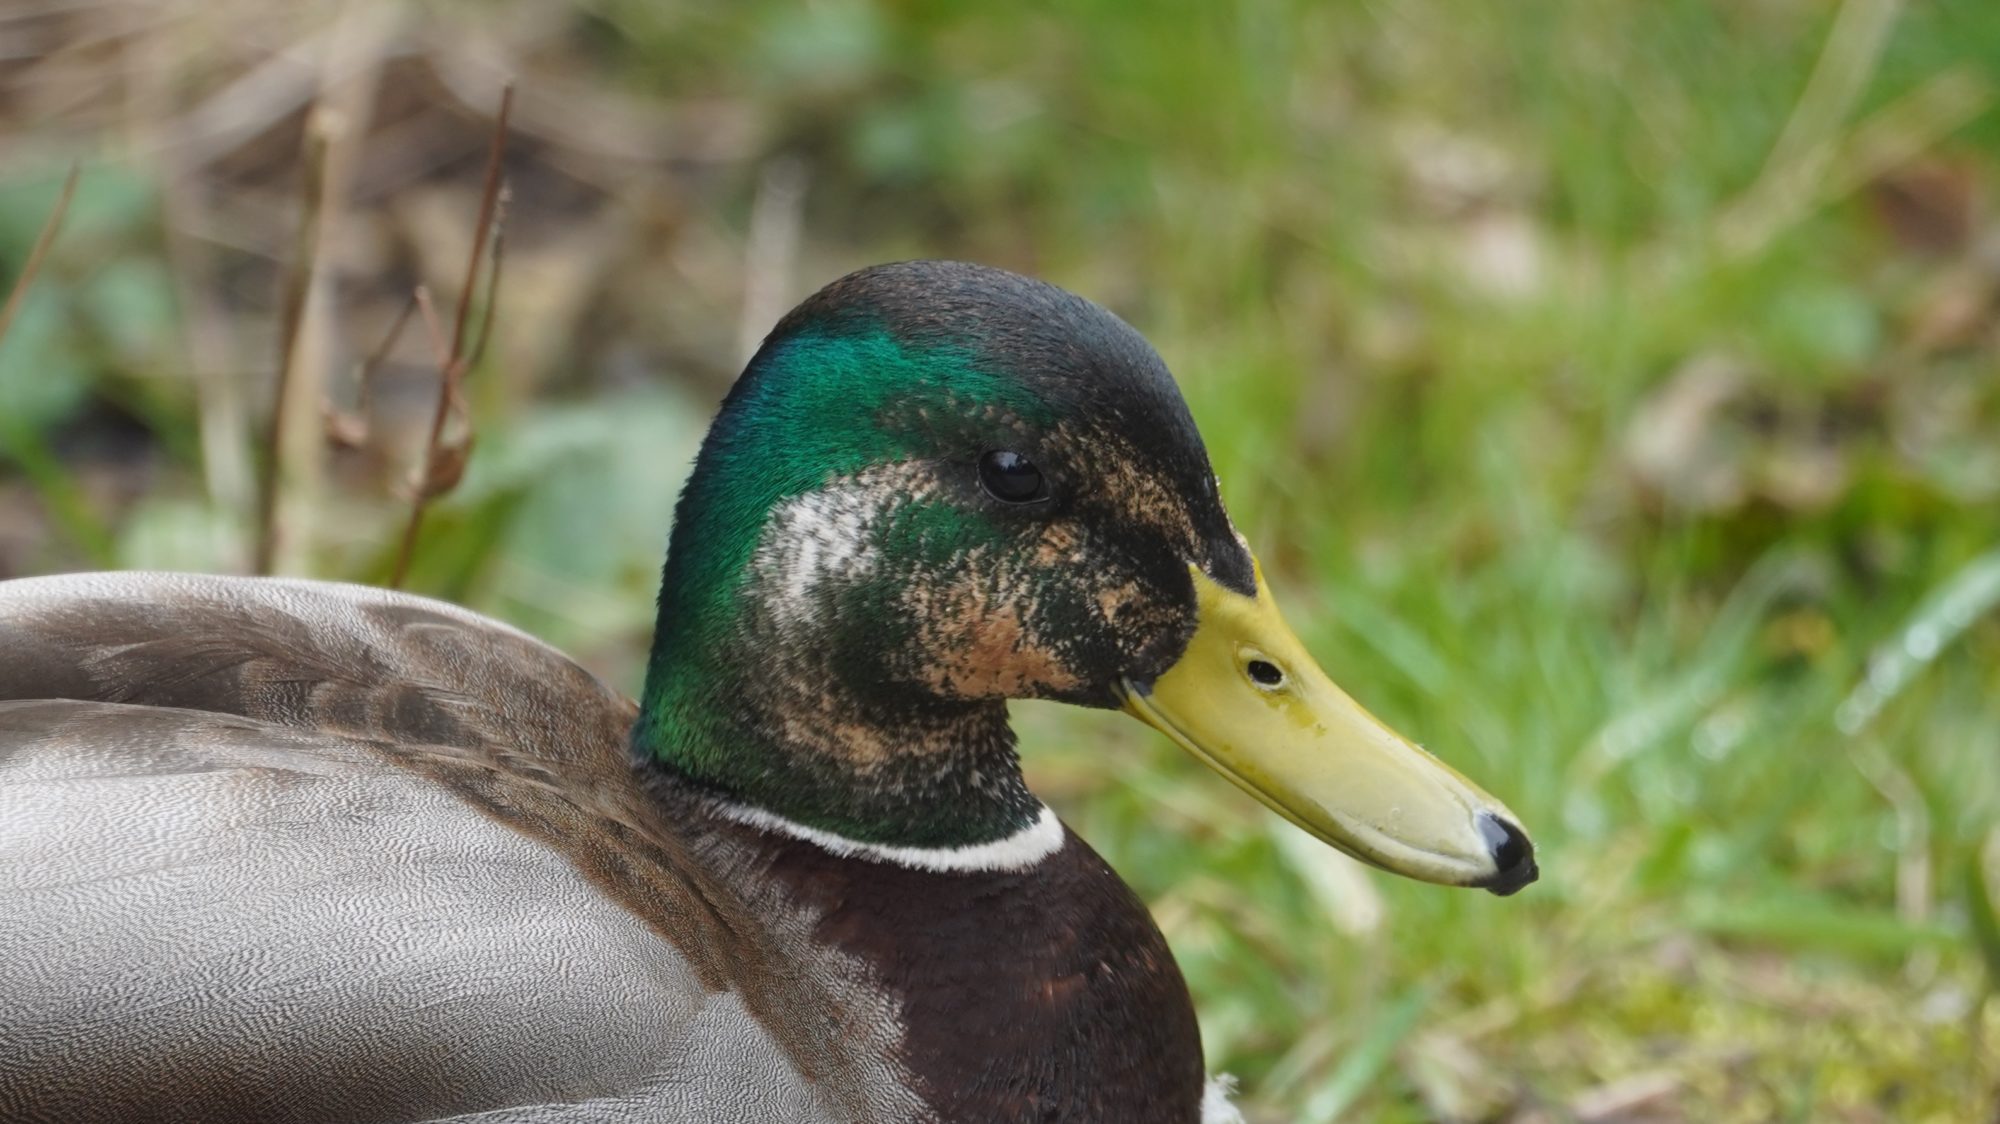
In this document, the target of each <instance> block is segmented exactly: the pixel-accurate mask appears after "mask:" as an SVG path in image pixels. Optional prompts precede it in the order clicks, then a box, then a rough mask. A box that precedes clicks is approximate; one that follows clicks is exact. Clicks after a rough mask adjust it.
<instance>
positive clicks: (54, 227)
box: [0, 164, 83, 344]
mask: <svg viewBox="0 0 2000 1124" xmlns="http://www.w3.org/2000/svg"><path fill="white" fill-rule="evenodd" d="M82 174H83V168H82V166H81V165H78V164H71V165H70V166H69V175H67V176H65V177H63V185H62V191H60V192H59V193H57V195H56V205H55V206H54V207H52V208H50V209H49V217H48V218H46V219H43V220H42V230H41V233H39V234H37V235H35V245H34V248H33V249H31V250H29V251H28V261H27V264H25V265H23V266H22V267H21V275H20V276H19V277H16V278H14V287H13V289H12V290H10V291H9V292H8V293H7V303H6V304H5V305H4V306H0V344H5V343H6V341H7V329H8V328H10V327H12V326H13V324H14V314H15V313H17V312H19V311H20V310H21V302H22V301H23V300H24V299H26V298H27V295H28V289H29V287H30V286H32V285H33V284H34V283H35V275H36V274H37V273H40V272H41V271H42V261H43V259H44V258H46V257H48V254H49V247H50V246H52V245H54V244H55V240H56V233H57V232H58V231H60V230H61V229H62V223H63V216H64V215H67V214H68V213H69V204H70V200H71V199H74V198H75V197H76V181H77V179H78V178H79V177H80V176H81V175H82Z"/></svg>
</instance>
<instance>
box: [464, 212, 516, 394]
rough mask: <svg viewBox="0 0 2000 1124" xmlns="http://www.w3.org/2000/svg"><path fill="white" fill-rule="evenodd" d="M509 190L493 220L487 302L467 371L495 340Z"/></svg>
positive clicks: (473, 341)
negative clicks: (494, 331)
mask: <svg viewBox="0 0 2000 1124" xmlns="http://www.w3.org/2000/svg"><path fill="white" fill-rule="evenodd" d="M507 195H508V193H507V189H506V188H505V187H504V186H503V187H502V188H501V189H500V209H499V211H498V212H497V213H496V215H495V217H494V220H493V249H492V250H491V251H489V252H488V254H487V263H488V264H487V267H486V300H485V303H484V304H483V305H482V306H481V308H480V310H479V330H478V332H476V333H474V335H473V337H472V351H471V353H470V354H469V355H467V356H466V360H465V369H466V370H468V371H469V370H471V369H473V368H474V367H477V366H479V363H480V360H482V359H484V358H486V343H487V341H488V340H490V339H492V338H493V310H494V309H496V308H498V307H500V263H501V261H502V260H504V259H505V256H506V250H507V228H506V225H505V224H506V222H507V201H508V200H507Z"/></svg>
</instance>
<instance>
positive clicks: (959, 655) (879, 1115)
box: [0, 262, 1536, 1124]
mask: <svg viewBox="0 0 2000 1124" xmlns="http://www.w3.org/2000/svg"><path fill="white" fill-rule="evenodd" d="M578 548H579V549H588V546H587V544H581V543H580V544H578ZM1026 698H1036V699H1056V700H1061V701H1065V702H1070V703H1075V704H1078V705H1082V706H1090V707H1103V708H1122V709H1124V710H1126V711H1128V712H1130V713H1131V714H1133V715H1135V716H1137V717H1138V718H1140V719H1141V720H1143V721H1145V722H1147V723H1149V724H1151V725H1153V726H1155V727H1157V728H1158V729H1160V730H1161V731H1163V732H1165V734H1166V735H1167V736H1168V737H1170V738H1171V739H1173V740H1174V741H1175V742H1177V743H1179V744H1180V745H1181V746H1183V747H1184V748H1185V749H1187V750H1188V751H1189V752H1191V753H1193V754H1194V755H1195V756H1196V757H1198V758H1199V759H1200V760H1201V761H1202V762H1204V763H1205V764H1207V765H1209V766H1210V767H1211V768H1213V769H1215V770H1216V771H1217V772H1219V773H1221V774H1222V775H1223V776H1225V777H1227V778H1228V779H1229V780H1230V781H1232V782H1234V783H1235V784H1236V785H1238V786H1240V787H1241V788H1243V789H1244V790H1245V791H1246V792H1248V793H1250V794H1251V795H1252V796H1254V797H1256V798H1257V799H1258V800H1261V801H1262V802H1264V803H1265V804H1267V805H1269V806H1270V807H1271V808H1273V809H1275V810H1276V811H1277V812H1278V813H1279V814H1280V815H1282V816H1284V817H1285V818H1286V819H1288V820H1290V821H1292V822H1293V823H1295V824H1297V825H1298V826H1300V827H1301V828H1303V829H1305V830H1306V831H1308V832H1310V833H1312V834H1313V835H1315V836H1317V837H1319V838H1320V839H1323V840H1325V841H1326V842H1328V843H1330V844H1332V845H1333V846H1335V847H1338V848H1339V849H1341V850H1343V851H1345V852H1347V853H1348V854H1350V855H1353V856H1356V857H1357V858H1360V859H1362V860H1364V861H1366V862H1369V863H1372V864H1375V865H1376V866H1379V867H1383V868H1385V869H1388V870H1391V871H1395V872H1399V873H1401V874H1405V875H1410V876H1414V877H1416V878H1420V879H1425V880H1428V881H1432V882H1439V883H1445V884H1450V885H1458V886H1478V887H1484V888H1486V889H1489V890H1492V891H1494V892H1496V893H1502V894H1505V893H1511V892H1512V891H1514V890H1516V889H1518V888H1520V887H1521V886H1523V885H1525V884H1526V883H1528V882H1530V881H1532V880H1533V879H1534V878H1535V876H1536V869H1535V863H1534V859H1533V853H1532V849H1531V847H1530V845H1529V842H1528V839H1527V836H1526V835H1525V834H1524V833H1523V832H1522V830H1521V828H1520V827H1519V826H1518V824H1517V821H1516V820H1515V817H1514V816H1513V815H1512V814H1510V813H1509V812H1508V811H1507V809H1506V808H1505V807H1503V806H1502V805H1501V804H1500V803H1499V802H1498V801H1497V800H1495V799H1494V798H1493V797H1491V796H1489V795H1487V794H1486V793H1484V792H1482V791H1481V790H1480V789H1479V788H1478V787H1476V786H1474V785H1473V784H1472V783H1470V782H1469V781H1467V780H1466V779H1464V778H1463V777H1461V776H1460V775H1459V774H1458V773H1456V772H1454V771H1453V770H1452V769H1450V768H1449V767H1447V766H1446V765H1444V764H1442V763H1440V762H1439V761H1438V760H1436V759H1435V758H1433V757H1432V756H1431V755H1430V754H1428V753H1426V752H1425V751H1423V750H1422V749H1419V748H1417V747H1416V746H1415V745H1412V744H1411V743H1410V742H1408V741H1406V740H1405V739H1403V738H1402V737H1399V736H1398V735H1396V734H1394V733H1392V732H1391V731H1390V730H1389V729H1387V728H1386V727H1384V726H1383V725H1382V724H1381V723H1380V722H1378V721H1376V720H1375V719H1374V718H1373V717H1371V716H1370V715H1369V714H1368V713H1367V712H1366V711H1365V710H1363V709H1362V708H1361V707H1360V706H1358V705H1357V704H1356V703H1355V702H1354V701H1353V700H1351V699H1350V698H1349V697H1348V696H1347V695H1345V694H1343V693H1342V692H1341V691H1340V690H1339V689H1338V688H1336V687H1335V686H1334V685H1333V683H1332V682H1331V681H1330V680H1329V679H1328V678H1327V677H1326V675H1325V674H1324V673H1323V672H1321V670H1320V669H1319V667H1318V666H1317V665H1316V664H1315V663H1314V661H1313V659H1312V657H1311V656H1310V655H1308V654H1307V652H1306V650H1305V649H1304V647H1303V646H1301V644H1300V643H1299V641H1298V640H1297V639H1296V638H1295V637H1294V635H1293V634H1292V632H1291V631H1290V630H1289V629H1288V628H1287V627H1286V626H1285V624H1284V622H1283V621H1282V619H1281V618H1280V617H1279V615H1278V613H1277V611H1276V609H1275V608H1274V607H1273V605H1272V600H1271V594H1270V592H1269V590H1268V589H1267V588H1266V587H1265V582H1264V579H1263V577H1262V575H1261V573H1260V571H1259V569H1258V565H1257V562H1256V560H1255V559H1254V558H1253V557H1252V555H1251V552H1250V550H1249V548H1248V547H1247V545H1246V544H1245V541H1244V539H1243V538H1242V536H1240V535H1239V534H1237V532H1236V530H1235V529H1234V528H1233V527H1232V526H1231V524H1230V521H1229V518H1228V516H1227V515H1225V514H1224V512H1223V506H1222V501H1221V499H1220V497H1219V495H1218V489H1217V484H1216V480H1215V476H1214V474H1213V473H1212V472H1211V470H1210V467H1209V462H1208V456H1207V453H1206V451H1205V450H1204V448H1203V446H1202V442H1201V438H1200V436H1199V434H1198V433H1197V432H1196V430H1195V426H1194V423H1193V421H1192V420H1191V419H1190V417H1189V414H1188V410H1187V407H1186V405H1185V404H1184V403H1183V402H1182V399H1181V396H1180V394H1179V392H1178V391H1177V390H1176V388H1175V386H1174V382H1173V379H1172V378H1171V376H1170V375H1169V374H1168V372H1167V369H1166V367H1165V366H1164V365H1163V364H1162V363H1161V361H1160V359H1159V357H1158V356H1157V355H1155V354H1154V352H1153V350H1152V349H1151V348H1150V347H1149V346H1148V345H1147V344H1146V343H1145V341H1144V340H1143V339H1141V338H1140V336H1139V335H1138V333H1136V332H1135V331H1133V330H1132V329H1131V328H1130V327H1128V326H1126V324H1124V323H1123V322H1122V321H1120V320H1119V319H1117V318H1116V317H1115V316H1113V315H1111V314H1110V313H1109V312H1107V311H1105V310H1104V309H1102V308H1100V307H1098V306H1097V305H1095V304H1092V303H1090V302H1088V301H1086V300H1083V299H1081V298H1079V297H1076V296H1073V295H1071V294H1069V293H1067V292H1064V291H1062V290H1060V289H1057V288H1054V287H1052V286H1049V285H1046V284H1043V283H1040V282H1037V281H1032V280H1029V279H1026V278H1023V277H1019V276H1016V275H1014V274H1011V273H1007V272H1003V271H1001V270H997V269H990V268H983V267H979V266H972V265H963V264H953V263H943V262H917V263H905V264H900V265H890V266H882V267H878V268H873V269H868V270H864V271H862V272H859V273H856V274H853V275H851V276H849V277H846V278H843V279H841V280H839V281H836V282H834V283H833V284H831V285H829V286H827V287H826V288H825V289H823V290H821V291H820V292H819V293H818V294H816V295H815V296H813V297H811V298H810V299H808V300H807V301H806V302H805V303H804V304H802V305H800V306H799V307H798V308H797V309H795V310H793V311H792V312H791V313H790V314H789V315H787V316H786V317H785V318H784V319H783V320H782V321H781V322H780V323H779V324H778V325H777V327H776V329H775V330H774V331H773V332H772V334H771V336H770V337H769V339H768V340H767V341H766V342H765V343H764V345H763V347H762V349H761V350H759V351H758V352H757V354H756V356H755V358H753V359H752V360H751V361H750V363H749V366H748V367H747V369H746V370H745V371H744V373H743V375H742V377H741V378H740V379H739V381H738V382H737V383H736V385H735V387H734V389H733V390H732V391H731V392H730V393H729V395H728V397H727V399H726V400H725V401H724V402H723V404H722V407H721V411H720V413H719V415H718V416H717V418H716V419H715V421H714V424H713V427H712V429H711V430H710V432H709V435H708V438H707V440H706V442H705V443H704V445H703V446H702V449H701V452H700V454H699V456H698V457H697V459H696V462H695V465H694V470H693V473H692V475H691V477H690V478H689V480H688V482H687V485H686V487H685V489H684V491H683V493H682V495H681V498H680V503H679V506H678V508H677V512H676V519H675V525H674V529H673V533H672V536H671V541H670V543H669V550H668V555H667V561H666V566H665V574H664V580H663V583H662V589H661V594H660V600H659V617H658V622H657V630H656V633H655V637H654V641H653V647H652V652H651V659H650V662H649V664H648V668H647V675H646V681H645V688H644V691H643V694H642V697H641V698H640V700H639V701H638V702H637V703H636V704H635V703H634V702H632V701H629V700H628V699H626V698H624V697H622V696H621V695H620V694H619V693H617V692H616V691H613V690H611V689H610V688H608V687H606V686H605V685H604V684H603V683H602V682H600V681H599V680H597V679H596V678H593V677H592V676H591V675H590V674H588V673H587V672H585V671H584V670H583V669H582V668H580V667H579V666H578V665H577V664H575V663H573V662H571V661H570V660H569V659H567V658H566V657H564V656H563V655H562V654H561V653H559V652H557V651H555V650H553V649H552V648H549V647H547V646H545V645H543V644H541V643H539V642H538V641H536V640H535V639H534V638H532V637H530V636H527V635H525V634H523V633H521V632H519V631H516V630H515V629H513V628H510V627H508V626H507V625H505V624H501V623H499V622H497V621H494V620H490V619H488V618H485V617H482V616H478V615H476V614H473V613H470V612H467V611H465V610H463V609H459V608H456V607H454V606H452V605H448V604H444V603H441V602H437V601H431V600H426V599H423V598H419V597H412V596H406V595H403V594H399V593H392V592H386V591H383V590H379V589H370V588H364V587H360V586H354V585H341V584H333V583H327V582H315V581H299V580H289V579H270V578H261V579H260V578H240V577H207V576H192V575H177V574H159V573H118V574H82V575H69V576H60V577H48V578H36V579H28V580H20V581H13V582H7V583H4V584H0V699H5V700H10V701H5V702H0V902H4V908H0V1118H4V1119H6V1120H10V1121H18V1120H32V1121H42V1120H47V1121H77V1120H86V1119H96V1120H113V1119H115V1120H122V1121H131V1120H149V1121H232V1120H255V1121H390V1120H395V1121H405V1120H415V1119H439V1118H445V1119H467V1118H472V1119H479V1120H495V1121H539V1120H591V1121H623V1120H631V1121H642V1120H643V1121H655V1122H657V1121H674V1122H680V1121H686V1122H696V1121H698V1122H702V1124H716V1122H742V1124H779V1122H806V1121H870V1122H887V1121H976V1122H981V1124H988V1122H998V1121H1036V1122H1049V1121H1093V1122H1099V1124H1103V1122H1119V1121H1134V1122H1145V1124H1161V1122H1174V1121H1197V1120H1208V1121H1220V1120H1228V1119H1234V1118H1235V1113H1234V1110H1232V1109H1230V1108H1229V1107H1228V1105H1227V1103H1226V1098H1224V1097H1223V1096H1222V1095H1221V1090H1220V1087H1219V1086H1217V1085H1215V1084H1213V1083H1210V1082H1209V1081H1208V1080H1207V1078H1206V1074H1205V1071H1204V1066H1203V1060H1202V1051H1201V1043H1200V1039H1199V1036H1198V1034H1197V1031H1196V1025H1195V1018H1194V1012H1193V1009H1192V1005H1191V1002H1190V1000H1189V997H1188V992H1187V988H1186V985H1185V984H1184V983H1183V981H1182V978H1181V975H1180V972H1179V969H1178V968H1177V967H1176V966H1175V963H1174V960H1173V957H1172V956H1171V954H1170V953H1169V952H1168V949H1167V945H1166V942H1165V941H1164V940H1163V939H1162V937H1161V935H1160V932H1159V930H1158V929H1157V928H1156V927H1155V925H1154V924H1153V921H1152V919H1151V918H1150V917H1149V916H1148V914H1147V912H1146V910H1145V908H1144V906H1143V905H1142V904H1141V902H1140V901H1139V900H1138V898H1137V897H1136V896H1134V894H1133V893H1132V891H1131V890H1129V889H1128V888H1127V887H1126V886H1125V884H1124V883H1123V882H1121V881H1120V880H1119V878H1118V876H1117V875H1116V874H1114V873H1113V872H1112V871H1111V869H1110V868H1109V867H1108V866H1106V864H1105V863H1104V861H1103V860H1102V859H1100V858H1099V857H1098V856H1097V854H1096V853H1095V852H1093V851H1092V850H1091V849H1090V847H1089V846H1088V845H1086V844H1085V843H1084V842H1083V841H1082V840H1081V839H1079V838H1077V837H1076V836H1075V835H1074V834H1072V833H1071V832H1070V831H1069V830H1068V829H1067V828H1066V827H1065V826H1064V825H1063V823H1062V822H1061V821H1060V820H1059V819H1058V818H1057V817H1056V815H1055V813H1054V812H1052V811H1051V810H1050V809H1049V808H1048V807H1047V806H1046V805H1045V804H1043V803H1042V802H1041V801H1040V800H1037V799H1036V798H1035V795H1034V794H1033V793H1032V792H1030V791H1029V790H1028V787H1027V785H1026V784H1025V783H1023V780H1022V773H1021V768H1020V765H1019V762H1018V760H1017V758H1016V756H1015V741H1014V736H1013V734H1012V733H1011V732H1010V731H1009V728H1008V723H1007V700H1009V699H1026Z"/></svg>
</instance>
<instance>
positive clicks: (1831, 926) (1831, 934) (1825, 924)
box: [1688, 896, 1956, 957]
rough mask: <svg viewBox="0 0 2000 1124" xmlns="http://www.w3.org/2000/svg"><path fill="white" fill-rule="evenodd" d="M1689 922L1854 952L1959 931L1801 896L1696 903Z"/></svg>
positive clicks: (1894, 949) (1721, 933) (1931, 943)
mask: <svg viewBox="0 0 2000 1124" xmlns="http://www.w3.org/2000/svg"><path fill="white" fill-rule="evenodd" d="M1688 928H1690V929H1692V930H1694V931H1696V932H1702V933H1709V934H1712V935H1714V936H1718V937H1734V938H1737V939H1740V940H1746V941H1754V942H1757V943H1760V944H1768V945H1775V946H1778V947H1782V948H1787V949H1807V948H1815V949H1825V950H1831V951H1837V952H1842V953H1845V954H1847V955H1850V956H1885V957H1893V956H1907V955H1908V954H1910V953H1911V952H1914V951H1916V950H1917V949H1920V948H1930V947H1936V946H1939V945H1942V944H1946V943H1949V942H1950V941H1951V940H1952V939H1953V938H1954V937H1955V936H1956V934H1955V933H1953V932H1952V931H1951V930H1950V929H1947V928H1945V927H1944V926H1942V925H1935V924H1928V923H1923V922H1916V921H1906V920H1903V919H1902V918H1899V917H1895V916H1893V915H1890V914H1885V913H1881V912H1878V911H1875V910H1869V909H1862V908H1856V907H1853V906H1849V905H1844V904H1839V903H1834V902H1829V901H1825V900H1821V899H1815V898H1802V897H1797V896H1776V897H1770V898H1766V899H1764V900H1760V901H1757V902H1735V903H1729V904H1726V905H1714V906H1710V907H1707V908H1699V909H1695V910H1693V911H1692V912H1691V914H1690V916H1689V918H1688Z"/></svg>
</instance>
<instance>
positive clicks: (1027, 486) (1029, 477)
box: [979, 449, 1049, 503]
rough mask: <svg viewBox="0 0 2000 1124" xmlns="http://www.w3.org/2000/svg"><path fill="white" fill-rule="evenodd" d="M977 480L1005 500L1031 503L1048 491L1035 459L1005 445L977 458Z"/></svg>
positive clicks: (987, 490) (988, 493) (989, 493)
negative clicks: (1012, 450) (1013, 451)
mask: <svg viewBox="0 0 2000 1124" xmlns="http://www.w3.org/2000/svg"><path fill="white" fill-rule="evenodd" d="M979 483H980V484H982V485H984V486H985V488H986V494H987V495H989V496H992V497H993V498H994V499H996V500H1000V501H1002V502H1005V503H1032V502H1034V501H1035V500H1039V499H1045V498H1047V496H1048V494H1049V493H1048V488H1047V486H1046V484H1045V482H1044V481H1043V480H1042V470H1041V469H1039V468H1036V467H1035V462H1033V461H1031V460H1029V459H1028V458H1026V457H1024V456H1022V455H1021V454H1019V453H1010V452H1008V451H1007V450H1005V449H995V450H994V451H992V452H990V453H988V454H986V455H985V456H983V457H981V458H979Z"/></svg>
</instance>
